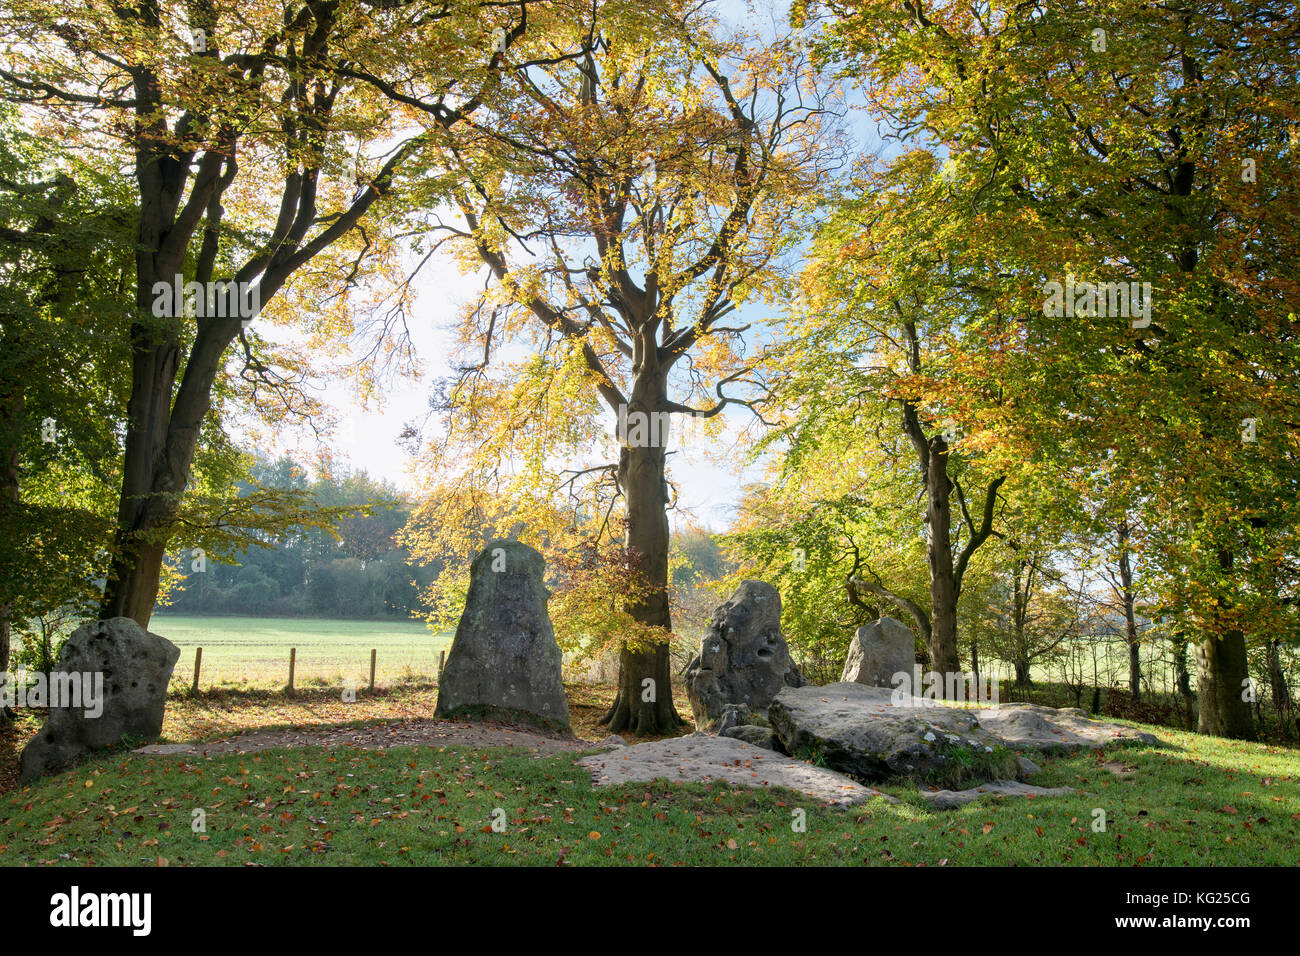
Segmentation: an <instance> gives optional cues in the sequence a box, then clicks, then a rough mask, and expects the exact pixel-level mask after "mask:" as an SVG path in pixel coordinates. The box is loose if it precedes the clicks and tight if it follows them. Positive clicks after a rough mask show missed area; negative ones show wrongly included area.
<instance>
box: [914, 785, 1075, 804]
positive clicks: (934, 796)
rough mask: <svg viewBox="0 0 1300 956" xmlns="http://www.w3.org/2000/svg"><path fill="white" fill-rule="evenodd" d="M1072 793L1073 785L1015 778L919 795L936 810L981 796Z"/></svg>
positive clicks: (1055, 795)
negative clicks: (1049, 784) (1040, 783)
mask: <svg viewBox="0 0 1300 956" xmlns="http://www.w3.org/2000/svg"><path fill="white" fill-rule="evenodd" d="M1067 793H1074V788H1073V787H1035V786H1033V785H1032V784H1028V783H1019V782H1018V781H1015V780H994V781H992V782H991V783H982V784H980V785H979V786H978V787H971V788H970V789H969V790H930V791H926V790H922V791H921V796H923V797H925V799H926V800H927V801H928V802H929V804H930V806H932V807H934V808H935V809H936V810H952V809H953V808H955V807H960V806H964V805H966V804H968V803H973V802H974V801H976V800H978V799H979V798H980V797H983V796H995V797H1062V796H1065V794H1067Z"/></svg>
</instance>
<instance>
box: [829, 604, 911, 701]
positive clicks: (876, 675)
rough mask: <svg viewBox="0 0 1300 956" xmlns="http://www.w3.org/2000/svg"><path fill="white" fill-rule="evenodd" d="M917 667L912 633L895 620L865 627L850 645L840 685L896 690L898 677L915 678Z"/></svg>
mask: <svg viewBox="0 0 1300 956" xmlns="http://www.w3.org/2000/svg"><path fill="white" fill-rule="evenodd" d="M915 664H916V638H915V637H914V636H913V634H912V629H911V628H910V627H908V626H907V625H906V624H904V623H903V622H902V621H896V620H894V619H893V618H892V617H882V618H880V619H879V620H876V621H872V622H871V623H870V624H863V625H862V626H861V627H860V628H858V631H857V633H856V634H854V635H853V641H852V642H851V643H850V644H849V656H848V658H847V659H846V660H845V661H844V673H843V675H842V676H841V677H840V680H841V681H845V682H851V683H854V684H870V685H871V686H873V687H893V686H894V681H893V677H894V675H895V674H898V673H903V674H906V675H908V678H909V679H910V678H911V676H912V668H913V666H914V665H915Z"/></svg>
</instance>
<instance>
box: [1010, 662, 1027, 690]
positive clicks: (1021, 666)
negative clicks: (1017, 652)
mask: <svg viewBox="0 0 1300 956" xmlns="http://www.w3.org/2000/svg"><path fill="white" fill-rule="evenodd" d="M1012 666H1014V667H1015V669H1016V686H1017V687H1028V686H1029V684H1030V681H1029V661H1027V660H1024V659H1021V660H1018V661H1015V662H1013V665H1012Z"/></svg>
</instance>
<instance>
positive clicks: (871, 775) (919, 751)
mask: <svg viewBox="0 0 1300 956" xmlns="http://www.w3.org/2000/svg"><path fill="white" fill-rule="evenodd" d="M891 698H892V692H891V691H890V690H889V689H887V688H883V687H870V686H867V685H864V684H855V683H838V684H828V685H827V686H825V687H799V688H788V689H786V690H783V691H781V693H779V694H778V695H777V697H776V699H775V700H773V701H772V705H771V707H770V708H769V709H768V716H769V718H770V719H771V721H772V727H773V729H774V730H775V732H776V735H777V737H778V738H779V739H780V741H781V744H782V746H783V747H784V749H785V751H786V752H787V753H790V754H794V755H795V756H796V757H799V756H808V755H813V754H817V755H819V756H820V758H821V759H822V760H824V761H825V764H826V766H828V767H831V768H832V769H834V770H839V771H841V772H843V773H847V774H851V775H853V776H854V777H857V778H858V779H860V780H866V781H877V780H885V779H888V778H890V777H900V776H918V777H921V776H930V775H937V776H938V777H939V778H940V779H942V780H944V781H945V782H950V783H957V782H960V781H962V780H967V779H975V780H993V779H998V778H1003V777H1014V776H1016V772H1017V769H1018V768H1017V764H1016V757H1015V754H1013V753H1011V752H1010V751H1008V750H1006V749H1005V748H1004V747H1002V746H1001V743H1002V742H1001V741H1000V740H998V739H997V738H996V737H994V736H993V735H992V734H990V733H989V732H988V731H987V730H984V729H982V728H981V727H980V724H979V720H978V718H977V716H976V713H975V712H974V711H969V710H960V709H957V708H954V707H942V706H933V702H929V704H930V706H927V702H926V701H925V700H922V699H919V698H907V699H906V700H907V703H904V704H900V705H895V704H893V703H892V701H891Z"/></svg>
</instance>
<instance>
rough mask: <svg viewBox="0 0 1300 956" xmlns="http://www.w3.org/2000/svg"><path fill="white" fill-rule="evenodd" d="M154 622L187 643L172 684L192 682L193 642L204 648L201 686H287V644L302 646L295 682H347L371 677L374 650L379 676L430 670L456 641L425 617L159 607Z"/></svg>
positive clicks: (427, 674) (155, 629)
mask: <svg viewBox="0 0 1300 956" xmlns="http://www.w3.org/2000/svg"><path fill="white" fill-rule="evenodd" d="M149 630H151V631H153V632H154V633H155V634H160V635H162V636H163V637H165V638H167V639H168V640H169V641H171V642H172V643H173V644H175V645H176V646H177V647H179V648H180V649H181V657H180V660H179V661H177V663H176V670H175V671H174V672H173V674H172V683H173V685H178V686H182V687H189V686H190V682H191V681H192V680H193V678H194V649H195V648H196V647H202V648H203V666H202V673H201V674H200V682H199V686H200V687H201V688H204V689H206V688H210V687H233V686H241V687H267V688H271V687H277V688H278V687H283V686H284V685H285V684H286V683H287V682H288V680H289V649H290V648H291V647H293V648H297V661H296V665H295V679H294V683H295V686H300V687H310V686H312V685H317V686H320V685H330V686H335V687H342V685H343V682H344V680H346V679H349V678H350V679H352V680H354V681H356V682H357V684H358V686H365V685H366V683H367V682H368V681H369V679H370V650H371V648H374V649H375V650H377V651H378V657H377V660H376V680H377V681H378V682H381V683H389V682H391V681H394V680H398V679H401V678H404V677H410V676H424V677H432V676H434V675H436V674H437V672H438V652H439V651H443V650H447V649H448V648H449V647H450V646H451V638H452V634H451V632H447V633H445V634H432V633H430V632H429V630H428V628H426V627H425V626H424V624H423V623H422V622H420V621H343V620H335V619H317V618H301V617H198V616H193V615H188V614H167V613H161V614H155V615H154V616H153V619H152V620H151V621H150V622H149Z"/></svg>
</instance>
